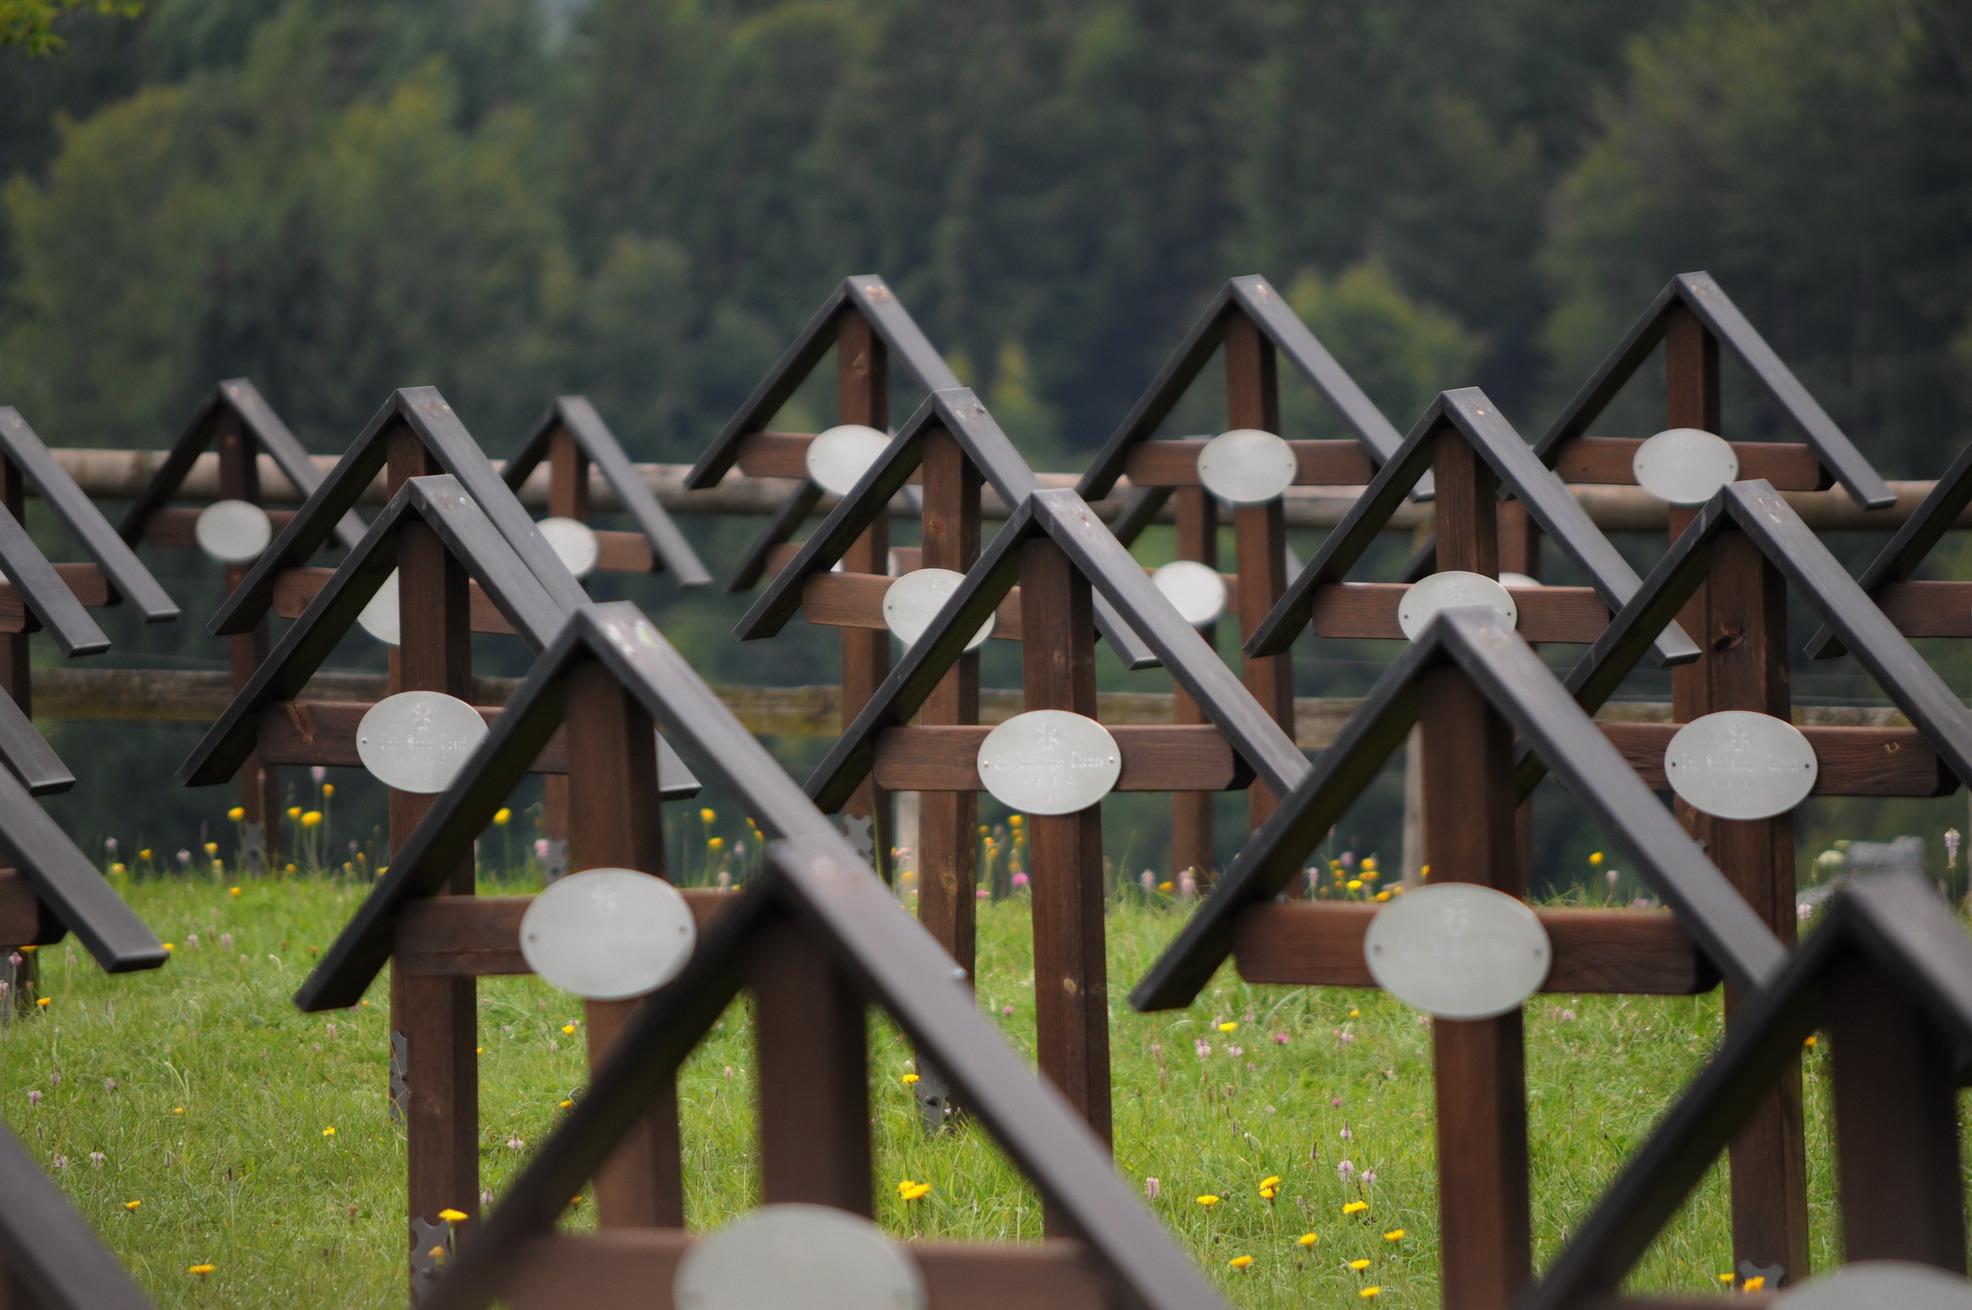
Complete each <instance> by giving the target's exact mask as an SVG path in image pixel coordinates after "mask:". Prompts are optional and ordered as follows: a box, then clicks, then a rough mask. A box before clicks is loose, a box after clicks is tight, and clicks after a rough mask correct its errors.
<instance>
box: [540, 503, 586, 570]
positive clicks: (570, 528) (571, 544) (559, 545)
mask: <svg viewBox="0 0 1972 1310" xmlns="http://www.w3.org/2000/svg"><path fill="white" fill-rule="evenodd" d="M535 526H536V527H537V528H539V529H540V530H541V535H542V536H543V537H545V538H546V539H547V542H548V549H549V550H552V551H554V552H555V556H556V558H558V559H560V560H561V562H562V563H563V564H564V565H566V566H567V568H568V571H569V572H570V573H573V574H574V575H575V576H576V577H578V578H586V577H588V576H589V575H590V574H591V573H593V572H595V570H596V561H597V560H598V559H600V558H601V557H602V546H601V545H600V544H598V542H597V541H596V532H595V529H593V528H591V527H590V526H589V525H588V524H586V523H584V522H582V521H581V520H580V519H566V518H551V519H542V520H541V521H540V522H539V523H537V524H535Z"/></svg>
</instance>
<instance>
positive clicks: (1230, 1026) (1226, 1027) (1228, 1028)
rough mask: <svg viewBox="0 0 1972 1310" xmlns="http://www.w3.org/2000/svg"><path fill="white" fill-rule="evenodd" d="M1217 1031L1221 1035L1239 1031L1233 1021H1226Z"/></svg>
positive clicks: (1237, 1023)
mask: <svg viewBox="0 0 1972 1310" xmlns="http://www.w3.org/2000/svg"><path fill="white" fill-rule="evenodd" d="M1219 1031H1220V1032H1222V1033H1236V1032H1238V1031H1239V1022H1238V1021H1237V1020H1235V1019H1228V1020H1226V1021H1225V1022H1224V1023H1222V1024H1220V1025H1219Z"/></svg>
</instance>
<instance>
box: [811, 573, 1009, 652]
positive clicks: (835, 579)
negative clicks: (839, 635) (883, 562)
mask: <svg viewBox="0 0 1972 1310" xmlns="http://www.w3.org/2000/svg"><path fill="white" fill-rule="evenodd" d="M974 553H975V554H976V553H977V552H976V551H975V552H974ZM940 567H944V566H942V565H941V566H940ZM962 571H963V570H961V572H962ZM896 580H897V579H896V578H894V577H892V576H890V575H889V574H887V573H851V572H849V571H848V570H847V568H845V569H844V571H843V572H841V573H818V574H816V575H815V576H814V577H812V578H809V579H807V580H806V581H804V582H803V583H802V584H801V617H802V618H803V619H805V620H806V621H807V622H809V623H813V624H815V625H817V626H818V627H826V628H862V629H866V630H868V631H870V632H874V633H877V634H879V635H880V636H882V638H883V639H884V640H886V641H888V640H890V629H889V628H888V627H887V626H886V625H885V624H884V622H883V597H884V593H886V592H888V591H889V590H890V584H891V583H893V582H895V581H896ZM1023 631H1024V629H1023V627H1022V626H1021V620H1020V589H1019V588H1018V587H1016V588H1014V589H1013V592H1012V594H1010V595H1009V596H1008V597H1007V598H1006V599H1005V600H1004V601H1002V602H1000V607H999V609H998V610H997V611H995V613H994V616H993V639H994V640H997V641H1019V640H1020V638H1021V634H1022V632H1023Z"/></svg>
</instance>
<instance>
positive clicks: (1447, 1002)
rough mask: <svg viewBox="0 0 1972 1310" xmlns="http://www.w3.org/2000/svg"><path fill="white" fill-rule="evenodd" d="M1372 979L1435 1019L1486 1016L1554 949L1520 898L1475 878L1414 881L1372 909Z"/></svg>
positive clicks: (1506, 1007) (1528, 991) (1541, 972)
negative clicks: (1468, 880)
mask: <svg viewBox="0 0 1972 1310" xmlns="http://www.w3.org/2000/svg"><path fill="white" fill-rule="evenodd" d="M1363 959H1364V962H1365V963H1367V964H1368V965H1369V972H1370V976H1371V977H1372V978H1374V979H1376V985H1377V986H1379V987H1381V988H1382V989H1383V990H1384V991H1386V992H1389V993H1390V994H1391V995H1392V996H1394V997H1396V998H1397V999H1398V1000H1400V1001H1402V1002H1403V1003H1404V1004H1406V1005H1409V1006H1412V1007H1414V1008H1416V1009H1419V1010H1422V1011H1424V1012H1425V1013H1426V1014H1429V1015H1433V1016H1435V1017H1436V1018H1440V1019H1491V1018H1493V1017H1495V1016H1497V1015H1502V1014H1506V1013H1508V1012H1509V1011H1511V1010H1516V1009H1518V1008H1520V1006H1521V1005H1522V1004H1523V1003H1524V1002H1525V1001H1526V999H1527V998H1528V997H1529V996H1532V995H1533V994H1534V993H1535V992H1537V991H1539V990H1540V989H1541V984H1542V983H1543V982H1545V981H1547V975H1548V970H1549V969H1550V968H1551V967H1552V966H1553V963H1554V950H1553V947H1552V946H1551V945H1550V944H1549V942H1548V935H1547V929H1546V928H1545V927H1543V926H1542V925H1541V921H1540V918H1539V917H1538V916H1537V915H1535V913H1534V912H1533V911H1532V910H1530V909H1528V908H1527V907H1526V905H1524V904H1523V903H1521V902H1520V901H1519V900H1516V899H1515V898H1514V897H1511V896H1508V895H1507V894H1506V893H1505V892H1501V891H1495V890H1493V889H1492V888H1491V887H1481V886H1479V885H1477V884H1476V883H1460V882H1444V883H1434V884H1432V885H1431V886H1428V887H1420V888H1418V889H1417V890H1416V891H1413V892H1411V893H1410V894H1408V895H1406V896H1402V897H1399V898H1398V899H1396V900H1393V901H1391V902H1390V903H1389V904H1387V905H1385V906H1384V907H1383V908H1382V909H1380V910H1378V911H1377V912H1376V917H1375V918H1374V919H1371V920H1370V922H1369V931H1368V932H1367V933H1365V934H1364V935H1363Z"/></svg>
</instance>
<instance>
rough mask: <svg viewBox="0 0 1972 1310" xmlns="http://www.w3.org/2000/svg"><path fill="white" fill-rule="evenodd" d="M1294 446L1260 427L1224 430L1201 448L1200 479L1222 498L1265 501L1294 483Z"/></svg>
mask: <svg viewBox="0 0 1972 1310" xmlns="http://www.w3.org/2000/svg"><path fill="white" fill-rule="evenodd" d="M1299 471H1300V463H1299V461H1298V460H1296V459H1295V457H1294V448H1293V447H1292V446H1290V445H1288V444H1287V443H1286V442H1285V441H1282V440H1281V439H1280V438H1279V437H1277V436H1275V435H1274V434H1273V433H1271V432H1262V431H1261V430H1260V429H1259V428H1234V429H1233V430H1232V431H1231V432H1221V433H1220V434H1219V435H1218V436H1216V437H1214V438H1212V439H1211V440H1210V441H1208V442H1206V443H1205V448H1204V449H1203V450H1201V451H1199V452H1198V480H1199V481H1200V482H1202V483H1204V484H1205V489H1206V490H1207V491H1209V492H1211V493H1212V494H1213V495H1215V496H1217V497H1218V498H1219V499H1221V500H1227V501H1231V502H1232V503H1233V504H1235V505H1264V504H1266V503H1267V502H1268V501H1270V500H1279V499H1280V496H1281V493H1282V492H1284V491H1286V490H1287V489H1288V488H1289V487H1291V486H1293V485H1294V477H1295V474H1296V473H1298V472H1299Z"/></svg>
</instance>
